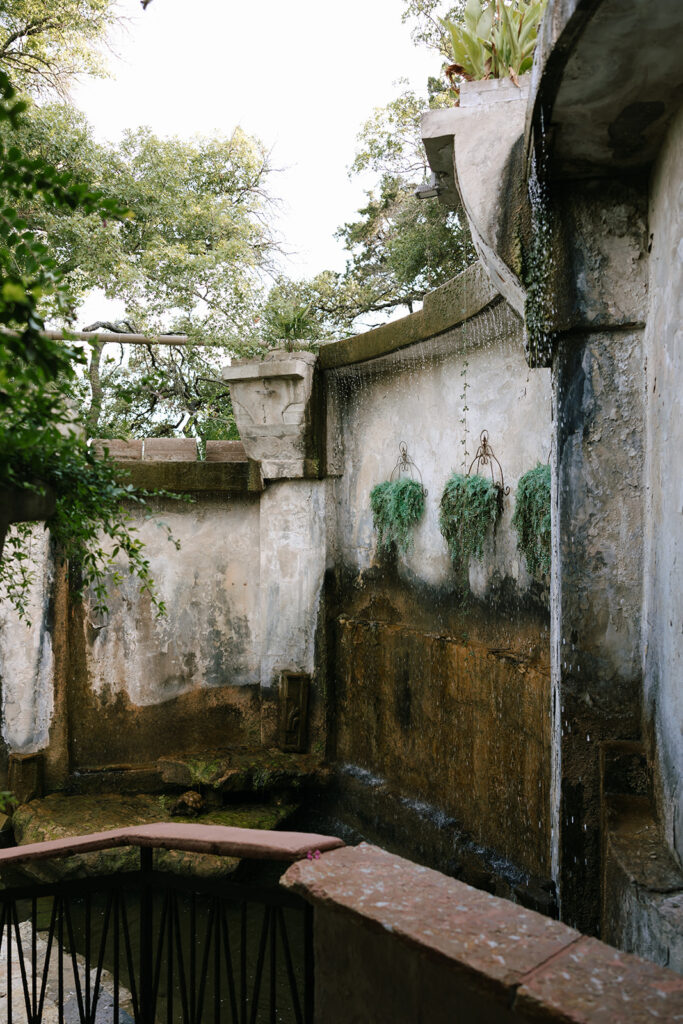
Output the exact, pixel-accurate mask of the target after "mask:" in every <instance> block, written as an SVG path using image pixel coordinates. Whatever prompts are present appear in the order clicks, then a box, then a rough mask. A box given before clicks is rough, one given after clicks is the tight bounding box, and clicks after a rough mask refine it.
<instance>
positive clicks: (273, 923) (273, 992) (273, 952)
mask: <svg viewBox="0 0 683 1024" xmlns="http://www.w3.org/2000/svg"><path fill="white" fill-rule="evenodd" d="M276 943H277V911H276V909H275V907H273V908H272V909H271V911H270V1024H277V1021H276V1006H277V974H276V971H275V967H276V962H277V945H276Z"/></svg>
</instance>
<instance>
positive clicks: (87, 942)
mask: <svg viewBox="0 0 683 1024" xmlns="http://www.w3.org/2000/svg"><path fill="white" fill-rule="evenodd" d="M90 908H91V903H90V893H86V895H85V1000H84V1002H85V1024H91V1006H90V947H91V945H92V930H91V923H92V922H91V920H90Z"/></svg>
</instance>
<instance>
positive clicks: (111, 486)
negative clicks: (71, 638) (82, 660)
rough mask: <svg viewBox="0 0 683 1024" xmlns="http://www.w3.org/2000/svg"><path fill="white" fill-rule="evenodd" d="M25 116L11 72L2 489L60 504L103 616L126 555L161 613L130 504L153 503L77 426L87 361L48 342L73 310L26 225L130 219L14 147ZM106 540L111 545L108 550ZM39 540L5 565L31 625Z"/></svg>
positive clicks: (70, 543) (20, 544)
mask: <svg viewBox="0 0 683 1024" xmlns="http://www.w3.org/2000/svg"><path fill="white" fill-rule="evenodd" d="M24 109H25V106H24V104H23V103H21V102H18V101H17V99H16V94H15V91H14V88H13V86H12V85H11V83H10V81H9V79H8V78H7V76H6V75H5V74H4V73H3V72H2V71H0V123H1V124H3V125H4V127H5V128H6V129H9V132H8V131H6V132H5V136H4V139H3V141H2V142H0V193H1V194H2V195H3V196H4V200H3V204H2V206H1V207H0V326H2V328H4V333H3V334H2V335H1V336H0V489H9V490H14V489H17V490H22V489H25V490H33V491H35V492H39V493H44V492H45V491H49V492H51V493H52V494H54V496H55V499H56V512H55V515H54V517H53V519H52V521H51V524H50V525H51V532H52V537H53V538H54V540H55V542H56V543H57V544H58V545H59V547H60V549H61V551H62V553H63V555H64V557H66V558H71V559H74V560H76V561H77V562H78V563H79V564H80V567H81V578H82V585H83V586H84V587H85V586H90V587H91V588H92V591H93V594H94V598H95V605H96V610H100V611H102V610H104V609H105V598H106V588H107V583H111V582H116V581H117V580H119V579H120V572H119V570H117V569H116V568H115V561H116V559H117V556H119V554H122V555H126V556H127V558H128V568H129V572H130V573H134V574H136V575H137V577H138V579H139V580H140V583H141V586H142V589H143V590H144V591H146V592H147V593H148V594H149V595H150V598H151V600H152V602H153V604H154V605H155V606H156V608H157V610H158V611H160V612H161V611H163V604H162V603H161V602H160V601H159V600H158V597H157V594H156V592H155V589H154V585H153V582H152V579H151V576H150V571H149V562H148V561H147V559H146V558H145V557H144V553H143V547H142V543H141V542H140V540H139V538H138V537H137V535H136V531H135V528H134V527H133V526H132V524H131V515H130V506H131V503H138V504H142V505H143V506H146V503H147V498H148V497H149V496H148V495H147V494H145V493H144V492H137V491H135V490H134V489H133V488H132V487H131V486H129V485H124V484H122V483H121V482H120V481H119V479H118V475H117V470H116V467H115V466H114V464H113V463H110V462H109V461H108V460H107V459H106V458H105V459H97V458H96V457H95V454H94V452H93V451H92V449H90V448H88V446H87V444H86V441H85V439H84V438H83V436H82V432H81V430H80V429H79V426H78V424H77V423H76V422H75V417H74V412H73V405H71V404H70V402H69V388H70V386H71V385H72V383H73V381H74V378H75V367H76V366H77V365H78V364H79V363H83V361H84V357H83V354H82V353H81V352H80V351H79V350H78V349H76V348H74V347H73V346H71V345H69V344H67V343H62V342H59V341H53V340H50V339H48V338H46V337H45V336H44V335H43V334H42V333H41V332H42V330H43V327H44V321H43V308H44V305H45V302H46V298H49V299H50V301H51V302H52V303H53V304H55V305H56V307H57V308H61V307H62V306H63V305H64V303H65V293H66V289H65V286H64V279H63V273H62V271H61V270H60V268H59V266H58V264H57V261H56V260H55V259H54V258H53V257H52V256H51V255H50V253H49V251H48V249H47V246H46V245H45V242H44V238H43V234H42V233H41V232H38V231H36V230H32V229H31V227H30V226H29V224H28V223H27V221H26V220H25V219H24V216H23V211H24V209H25V208H27V207H30V206H31V205H32V204H34V203H36V202H40V203H41V204H43V205H44V207H45V209H46V210H48V211H53V210H68V211H76V212H77V213H78V214H82V215H84V216H88V217H93V218H95V219H100V220H101V219H104V218H117V219H119V220H121V219H123V218H125V216H126V210H125V208H124V207H122V206H121V205H120V204H119V203H117V202H116V201H115V200H114V199H112V198H111V197H106V196H104V195H102V193H98V192H96V191H94V190H91V189H88V187H87V186H86V185H84V184H83V183H81V182H75V181H73V180H72V178H71V177H70V175H69V174H68V173H66V172H63V171H60V170H58V169H56V168H55V167H54V166H52V165H50V164H49V163H47V162H46V161H45V160H43V159H42V158H41V157H39V156H26V155H25V154H24V153H23V152H22V150H21V148H20V147H19V146H17V145H13V144H9V145H8V134H9V141H11V138H12V135H13V133H14V132H18V130H19V128H20V124H21V122H20V117H21V115H22V113H23V110H24ZM19 211H21V213H20V212H19ZM102 534H104V535H105V537H107V538H108V540H107V541H106V542H105V543H106V544H107V549H106V550H105V549H104V548H103V545H102V541H101V535H102ZM29 539H30V532H29V529H28V527H25V526H24V527H19V528H18V529H16V530H15V531H13V532H12V533H11V534H10V540H9V542H8V552H9V557H5V558H4V559H3V560H2V562H0V585H3V586H4V590H5V596H6V597H8V598H9V599H10V600H11V601H13V603H14V604H15V606H16V607H17V609H18V611H19V613H20V614H22V613H25V611H26V605H25V596H26V587H27V586H28V583H29V582H30V577H31V571H30V566H29V562H28V559H27V550H26V548H27V544H28V543H29Z"/></svg>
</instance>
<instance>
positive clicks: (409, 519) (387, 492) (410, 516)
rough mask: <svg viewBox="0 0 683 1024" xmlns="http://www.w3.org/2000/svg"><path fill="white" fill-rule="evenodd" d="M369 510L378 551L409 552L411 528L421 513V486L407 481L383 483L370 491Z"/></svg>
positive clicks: (407, 479) (408, 479) (422, 509)
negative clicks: (394, 550)
mask: <svg viewBox="0 0 683 1024" xmlns="http://www.w3.org/2000/svg"><path fill="white" fill-rule="evenodd" d="M370 507H371V509H372V522H373V525H374V527H375V530H376V531H377V546H378V548H379V550H380V551H389V550H391V549H392V548H395V549H396V550H397V551H401V552H403V553H406V552H408V551H409V550H410V549H411V547H412V544H413V528H414V527H415V526H416V525H417V523H419V521H420V519H421V518H422V515H423V513H424V508H425V494H424V490H423V488H422V485H421V484H419V483H418V482H417V480H412V479H410V478H408V477H404V478H403V479H401V480H386V481H385V482H384V483H381V484H377V486H376V487H373V488H372V491H371V492H370Z"/></svg>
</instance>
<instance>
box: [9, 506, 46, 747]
mask: <svg viewBox="0 0 683 1024" xmlns="http://www.w3.org/2000/svg"><path fill="white" fill-rule="evenodd" d="M30 561H31V566H30V568H31V571H32V573H33V582H32V583H31V586H30V587H29V591H28V595H27V602H26V605H27V607H26V619H24V620H23V621H22V620H21V619H20V617H19V615H18V613H17V612H15V611H14V609H13V608H12V607H11V606H10V605H9V603H8V602H7V601H1V602H0V692H1V694H2V739H3V744H4V748H5V750H4V752H3V761H6V754H7V752H12V753H22V754H29V753H35V752H36V751H37V750H41V749H42V748H43V747H45V746H47V743H48V739H49V728H50V721H51V717H52V709H53V688H52V671H53V663H54V659H53V649H52V631H51V625H52V607H51V605H52V596H53V595H52V589H53V580H54V564H53V560H52V557H51V554H50V538H49V534H48V533H47V532H46V531H45V530H44V529H43V526H42V524H41V525H39V526H36V527H35V529H34V530H33V536H32V540H31V545H30ZM3 767H4V765H3Z"/></svg>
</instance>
